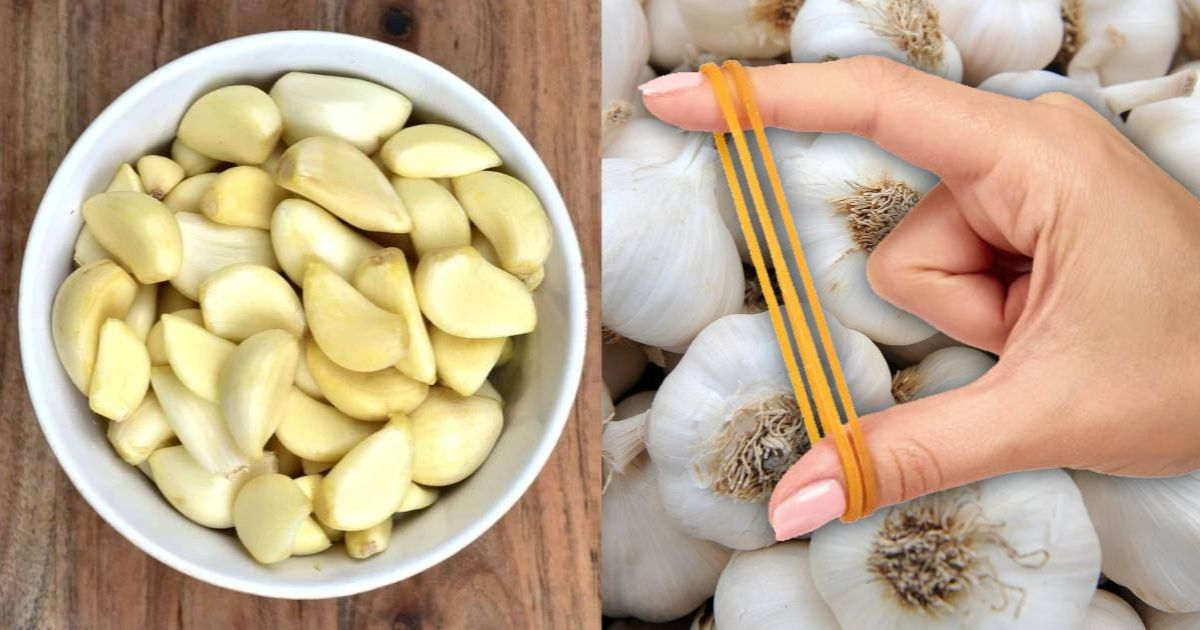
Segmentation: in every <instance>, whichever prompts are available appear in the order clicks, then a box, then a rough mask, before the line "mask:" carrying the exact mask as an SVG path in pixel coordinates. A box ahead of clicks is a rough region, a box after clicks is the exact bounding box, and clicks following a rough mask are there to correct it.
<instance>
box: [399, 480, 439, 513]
mask: <svg viewBox="0 0 1200 630" xmlns="http://www.w3.org/2000/svg"><path fill="white" fill-rule="evenodd" d="M440 494H441V490H438V489H437V488H426V487H425V486H421V485H417V484H415V483H414V484H412V485H410V486H409V487H408V491H407V492H405V493H404V500H403V501H401V502H400V507H399V508H396V511H397V512H415V511H416V510H423V509H425V508H427V507H429V506H431V505H433V502H434V501H437V498H438V495H440Z"/></svg>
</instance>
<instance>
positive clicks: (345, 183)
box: [275, 136, 412, 232]
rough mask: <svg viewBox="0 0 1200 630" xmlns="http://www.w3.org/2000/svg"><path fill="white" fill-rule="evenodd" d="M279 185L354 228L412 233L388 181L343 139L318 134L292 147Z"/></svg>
mask: <svg viewBox="0 0 1200 630" xmlns="http://www.w3.org/2000/svg"><path fill="white" fill-rule="evenodd" d="M275 181H276V183H278V184H279V185H280V186H283V187H284V188H286V189H288V190H290V191H292V192H294V193H296V194H299V195H303V196H304V197H307V198H309V199H311V200H313V201H315V202H317V203H318V204H320V205H321V207H323V208H326V209H327V210H329V211H330V212H332V213H333V214H335V215H337V216H338V217H340V218H341V219H342V220H343V221H345V222H347V223H349V224H350V225H353V226H355V227H358V228H362V229H364V230H375V231H379V232H407V231H409V230H411V229H412V220H411V219H410V218H409V216H408V212H407V211H406V210H405V209H404V204H403V203H402V202H401V201H400V197H399V196H398V195H397V194H396V191H395V190H394V189H393V188H392V185H391V184H390V183H388V180H387V177H385V176H384V174H383V173H381V172H379V169H378V168H376V167H375V165H374V164H373V163H371V158H369V157H367V156H366V155H365V154H363V152H362V151H359V150H358V149H356V148H354V146H353V145H351V144H349V143H347V142H346V141H344V140H339V139H337V138H329V137H324V136H315V137H312V138H305V139H304V140H301V141H299V142H297V143H296V144H293V145H292V146H291V147H290V148H289V149H288V150H287V151H284V152H283V157H281V158H280V159H279V164H278V165H277V166H276V169H275Z"/></svg>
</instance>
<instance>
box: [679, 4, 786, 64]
mask: <svg viewBox="0 0 1200 630" xmlns="http://www.w3.org/2000/svg"><path fill="white" fill-rule="evenodd" d="M677 2H678V4H679V14H680V15H681V16H682V17H683V23H684V25H685V26H686V27H687V32H688V33H689V34H690V35H691V41H692V43H693V44H694V45H695V47H696V48H697V49H698V50H700V51H702V52H706V53H712V54H713V55H715V56H717V57H718V58H720V59H728V58H734V57H744V58H748V59H767V58H770V57H777V56H779V55H781V54H783V53H786V52H787V51H788V33H789V31H790V29H791V27H792V20H794V19H795V18H796V11H797V10H798V9H799V8H800V6H801V5H802V4H803V0H677Z"/></svg>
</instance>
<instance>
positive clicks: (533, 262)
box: [454, 171, 553, 278]
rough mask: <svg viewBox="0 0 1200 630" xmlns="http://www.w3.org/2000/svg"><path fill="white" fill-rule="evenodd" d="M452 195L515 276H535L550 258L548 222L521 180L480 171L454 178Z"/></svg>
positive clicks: (503, 264) (538, 202) (534, 196)
mask: <svg viewBox="0 0 1200 630" xmlns="http://www.w3.org/2000/svg"><path fill="white" fill-rule="evenodd" d="M454 195H455V196H456V197H458V200H459V201H460V202H462V207H463V209H464V210H466V212H467V216H468V217H470V219H471V223H474V224H475V226H476V227H478V228H479V231H480V232H482V233H483V235H484V236H486V237H487V240H488V241H489V242H490V243H491V244H492V246H493V247H495V248H496V253H497V254H498V255H499V257H500V267H501V268H503V269H504V270H505V271H507V272H509V273H511V274H513V275H514V276H517V277H521V278H523V277H525V276H529V275H531V274H534V273H536V272H537V271H538V270H539V269H541V268H542V263H544V262H546V258H547V257H549V256H550V245H551V243H552V242H553V237H552V236H551V235H550V219H549V217H547V216H546V211H545V210H544V209H543V208H542V202H540V201H538V198H537V195H535V194H534V193H533V191H532V190H530V188H529V186H526V185H525V183H524V182H522V181H521V180H519V179H517V178H515V177H512V176H510V175H505V174H504V173H497V172H495V171H483V172H480V173H472V174H471V175H465V176H463V177H456V178H455V179H454Z"/></svg>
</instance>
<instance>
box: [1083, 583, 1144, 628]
mask: <svg viewBox="0 0 1200 630" xmlns="http://www.w3.org/2000/svg"><path fill="white" fill-rule="evenodd" d="M1083 630H1146V626H1145V625H1144V624H1142V619H1141V617H1138V614H1137V611H1135V610H1134V609H1133V606H1130V605H1129V602H1127V601H1125V600H1123V599H1121V597H1120V596H1119V595H1116V594H1114V593H1112V592H1110V591H1105V590H1101V589H1097V590H1096V594H1095V595H1094V596H1093V597H1092V603H1091V604H1089V605H1088V609H1087V613H1086V614H1085V615H1084V617H1083Z"/></svg>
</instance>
